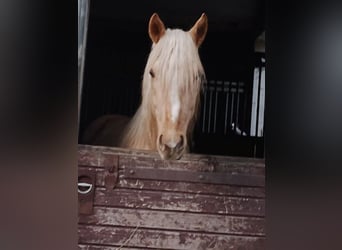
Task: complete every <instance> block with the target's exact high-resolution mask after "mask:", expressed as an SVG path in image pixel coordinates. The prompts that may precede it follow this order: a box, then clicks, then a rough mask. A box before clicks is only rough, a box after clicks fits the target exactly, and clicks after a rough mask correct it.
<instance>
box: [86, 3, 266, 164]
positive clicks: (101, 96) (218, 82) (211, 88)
mask: <svg viewBox="0 0 342 250" xmlns="http://www.w3.org/2000/svg"><path fill="white" fill-rule="evenodd" d="M90 4H91V6H90V16H89V24H88V36H87V48H86V56H85V68H84V83H83V91H82V106H81V117H80V138H81V136H82V133H83V131H84V129H85V128H86V126H88V125H89V123H90V122H91V121H93V120H95V119H96V118H98V117H99V116H101V115H104V114H123V115H129V116H132V115H133V114H134V113H135V111H136V109H137V108H138V106H139V104H140V100H141V80H142V74H143V70H144V67H145V64H146V60H147V57H148V54H149V51H150V49H151V41H150V38H149V36H148V33H147V28H148V21H149V18H150V16H151V15H152V14H153V13H154V12H157V13H158V14H159V16H160V18H161V19H162V20H163V22H164V24H165V26H166V27H170V28H182V29H184V30H187V29H189V28H191V27H192V25H193V24H194V23H195V21H196V20H197V19H198V18H199V17H200V15H201V14H202V13H203V12H205V13H206V14H207V16H208V21H209V26H208V33H207V36H206V39H205V41H204V43H203V44H202V46H201V47H200V49H199V53H200V57H201V61H202V64H203V66H204V69H205V72H206V78H207V83H206V84H205V88H204V89H205V91H204V92H203V94H202V96H201V100H202V101H201V104H202V108H201V115H200V117H199V119H198V122H197V126H196V130H195V136H194V142H195V144H194V145H195V146H194V150H193V152H195V153H204V154H215V155H232V156H233V155H234V156H247V157H258V158H262V157H264V137H263V136H260V137H257V136H251V135H250V133H249V131H250V126H251V109H252V92H253V79H254V68H255V67H259V66H260V65H261V60H260V58H261V57H263V56H264V55H263V54H262V53H255V51H254V42H255V39H256V38H257V37H258V36H259V35H260V34H261V33H262V32H263V30H264V29H265V27H264V24H265V8H264V1H259V0H235V1H122V2H120V4H119V2H117V1H110V0H102V1H90ZM237 129H238V130H242V131H246V135H244V136H243V135H241V134H239V133H237V132H236V131H237ZM79 143H82V141H81V139H79Z"/></svg>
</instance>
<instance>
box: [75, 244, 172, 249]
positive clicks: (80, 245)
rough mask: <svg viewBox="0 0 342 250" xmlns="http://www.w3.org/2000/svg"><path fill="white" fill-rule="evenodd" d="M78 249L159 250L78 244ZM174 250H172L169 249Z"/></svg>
mask: <svg viewBox="0 0 342 250" xmlns="http://www.w3.org/2000/svg"><path fill="white" fill-rule="evenodd" d="M78 249H81V250H144V249H145V250H159V249H156V248H146V247H144V248H141V247H139V248H131V247H122V248H120V247H113V246H112V247H111V246H106V245H85V244H78ZM170 250H174V249H170Z"/></svg>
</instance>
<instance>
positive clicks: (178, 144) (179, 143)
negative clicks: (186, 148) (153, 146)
mask: <svg viewBox="0 0 342 250" xmlns="http://www.w3.org/2000/svg"><path fill="white" fill-rule="evenodd" d="M183 145H184V136H183V135H181V136H180V141H179V142H178V143H177V145H176V148H181V147H182V146H183Z"/></svg>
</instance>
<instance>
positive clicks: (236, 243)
mask: <svg viewBox="0 0 342 250" xmlns="http://www.w3.org/2000/svg"><path fill="white" fill-rule="evenodd" d="M78 232H79V243H80V244H87V243H91V244H105V245H113V246H120V245H122V244H124V243H125V246H127V247H154V248H157V249H180V250H182V249H196V250H222V249H231V250H241V249H244V250H259V249H260V250H261V249H265V238H264V237H241V236H232V235H218V234H203V233H192V232H170V231H160V230H146V229H140V228H139V227H135V228H130V229H127V228H118V227H104V226H87V225H79V228H78ZM128 239H129V240H128Z"/></svg>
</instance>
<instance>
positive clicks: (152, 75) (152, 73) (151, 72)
mask: <svg viewBox="0 0 342 250" xmlns="http://www.w3.org/2000/svg"><path fill="white" fill-rule="evenodd" d="M150 76H151V77H152V78H154V72H153V70H152V69H151V70H150Z"/></svg>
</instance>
